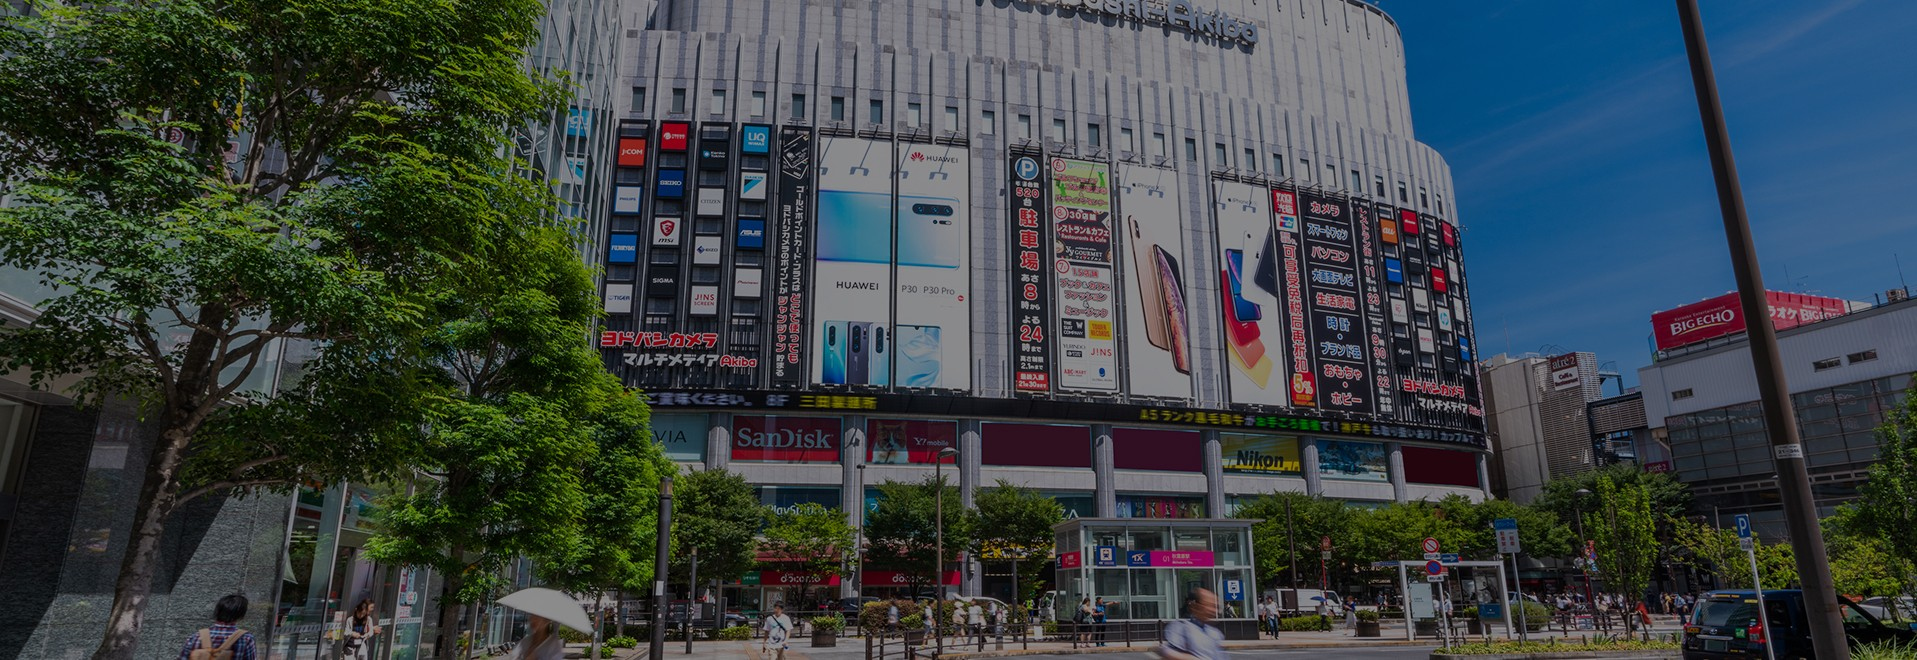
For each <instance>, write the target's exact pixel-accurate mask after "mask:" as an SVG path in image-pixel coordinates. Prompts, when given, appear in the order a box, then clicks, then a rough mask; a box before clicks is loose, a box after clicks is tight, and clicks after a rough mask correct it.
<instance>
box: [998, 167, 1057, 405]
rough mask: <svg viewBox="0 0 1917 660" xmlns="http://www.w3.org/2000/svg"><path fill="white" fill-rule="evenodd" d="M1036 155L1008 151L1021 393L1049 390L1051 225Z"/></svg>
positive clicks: (1015, 351) (1016, 370) (1015, 378)
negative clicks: (1047, 219) (1047, 269)
mask: <svg viewBox="0 0 1917 660" xmlns="http://www.w3.org/2000/svg"><path fill="white" fill-rule="evenodd" d="M1038 159H1039V157H1038V156H1036V155H1023V154H1013V155H1012V157H1011V160H1010V161H1009V166H1010V170H1011V178H1010V180H1011V182H1012V185H1011V186H1010V187H1011V193H1012V203H1011V208H1012V217H1011V222H1009V223H1007V225H1008V226H1009V227H1010V228H1011V242H1010V243H1009V245H1010V246H1011V247H1010V248H1009V250H1010V251H1011V254H1010V255H1009V256H1010V257H1011V258H1010V259H1009V261H1010V263H1011V264H1012V277H1011V278H1010V279H1009V281H1010V283H1011V289H1012V290H1011V292H1010V293H1011V298H1012V321H1013V323H1014V324H1015V326H1016V327H1014V328H1013V332H1012V387H1013V388H1014V389H1016V390H1017V391H1020V392H1050V391H1051V390H1052V364H1051V337H1052V333H1051V327H1052V309H1051V283H1050V282H1049V281H1048V280H1049V278H1048V276H1047V275H1046V273H1047V271H1046V268H1047V267H1048V264H1047V263H1046V258H1047V257H1048V256H1050V254H1051V244H1052V241H1051V225H1050V224H1049V223H1047V222H1045V211H1044V209H1045V182H1044V181H1043V180H1042V179H1041V178H1040V177H1042V176H1044V171H1043V168H1041V167H1040V166H1039V164H1038Z"/></svg>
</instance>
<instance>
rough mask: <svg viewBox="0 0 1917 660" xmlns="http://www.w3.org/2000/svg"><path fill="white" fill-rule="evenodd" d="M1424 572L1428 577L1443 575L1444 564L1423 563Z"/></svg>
mask: <svg viewBox="0 0 1917 660" xmlns="http://www.w3.org/2000/svg"><path fill="white" fill-rule="evenodd" d="M1424 572H1425V573H1426V574H1429V575H1444V562H1440V561H1428V562H1425V563H1424Z"/></svg>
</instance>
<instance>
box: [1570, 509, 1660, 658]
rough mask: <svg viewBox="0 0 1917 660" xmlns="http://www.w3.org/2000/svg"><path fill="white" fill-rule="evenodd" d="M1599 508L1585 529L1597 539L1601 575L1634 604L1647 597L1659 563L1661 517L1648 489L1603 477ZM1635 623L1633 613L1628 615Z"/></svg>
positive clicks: (1590, 515)
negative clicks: (1655, 512) (1654, 512)
mask: <svg viewBox="0 0 1917 660" xmlns="http://www.w3.org/2000/svg"><path fill="white" fill-rule="evenodd" d="M1595 497H1596V500H1597V509H1596V510H1595V511H1592V512H1591V513H1588V514H1586V515H1585V518H1584V529H1585V530H1586V531H1587V532H1589V533H1590V535H1591V540H1592V541H1593V542H1594V543H1596V548H1597V568H1598V575H1600V576H1603V578H1604V584H1605V586H1606V588H1608V589H1610V590H1612V591H1615V592H1620V593H1621V594H1622V595H1623V596H1624V597H1625V598H1626V599H1628V600H1629V602H1630V603H1631V605H1632V607H1636V605H1637V602H1638V601H1639V600H1641V599H1642V598H1644V590H1645V588H1647V587H1649V586H1650V584H1651V570H1652V568H1653V567H1655V566H1656V565H1657V554H1658V547H1659V543H1658V540H1657V519H1656V518H1654V517H1652V513H1651V498H1650V495H1649V493H1648V492H1646V491H1645V490H1644V489H1641V488H1634V487H1631V486H1629V485H1625V486H1622V487H1620V485H1619V484H1618V483H1617V482H1615V481H1612V480H1610V479H1609V478H1604V477H1600V478H1599V479H1598V480H1597V489H1596V491H1595ZM1625 625H1626V627H1627V628H1628V627H1631V626H1632V625H1633V622H1632V620H1631V617H1626V618H1625Z"/></svg>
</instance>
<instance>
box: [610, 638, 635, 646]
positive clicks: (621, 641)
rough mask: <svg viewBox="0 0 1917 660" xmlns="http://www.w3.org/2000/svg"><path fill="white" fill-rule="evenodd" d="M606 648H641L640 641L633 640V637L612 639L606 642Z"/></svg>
mask: <svg viewBox="0 0 1917 660" xmlns="http://www.w3.org/2000/svg"><path fill="white" fill-rule="evenodd" d="M606 646H610V647H612V648H615V649H632V648H639V640H636V639H633V638H631V637H614V638H612V639H608V640H606Z"/></svg>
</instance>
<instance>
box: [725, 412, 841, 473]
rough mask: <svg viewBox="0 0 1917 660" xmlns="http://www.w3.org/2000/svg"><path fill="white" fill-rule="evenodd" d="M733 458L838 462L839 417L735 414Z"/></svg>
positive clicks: (738, 459) (793, 461) (739, 459)
mask: <svg viewBox="0 0 1917 660" xmlns="http://www.w3.org/2000/svg"><path fill="white" fill-rule="evenodd" d="M732 460H735V461H777V462H782V463H837V462H838V461H839V419H838V418H836V417H759V416H754V415H740V416H737V417H734V418H733V429H732Z"/></svg>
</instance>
